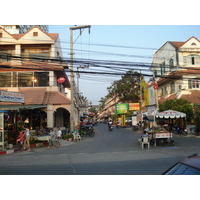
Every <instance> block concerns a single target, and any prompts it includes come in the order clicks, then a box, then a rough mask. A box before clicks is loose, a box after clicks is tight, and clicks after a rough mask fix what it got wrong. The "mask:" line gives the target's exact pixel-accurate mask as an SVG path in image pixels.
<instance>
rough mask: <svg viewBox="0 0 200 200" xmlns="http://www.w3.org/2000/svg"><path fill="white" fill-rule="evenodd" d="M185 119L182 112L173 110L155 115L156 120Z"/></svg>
mask: <svg viewBox="0 0 200 200" xmlns="http://www.w3.org/2000/svg"><path fill="white" fill-rule="evenodd" d="M184 117H186V114H185V113H183V112H179V111H175V110H166V111H163V112H159V113H157V114H156V118H166V119H168V118H170V119H173V118H184Z"/></svg>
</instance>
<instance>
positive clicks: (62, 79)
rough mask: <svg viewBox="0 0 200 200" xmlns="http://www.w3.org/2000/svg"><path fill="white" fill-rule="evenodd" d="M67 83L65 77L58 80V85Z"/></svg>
mask: <svg viewBox="0 0 200 200" xmlns="http://www.w3.org/2000/svg"><path fill="white" fill-rule="evenodd" d="M65 81H66V79H65V78H64V77H60V78H58V80H57V82H58V83H64V82H65Z"/></svg>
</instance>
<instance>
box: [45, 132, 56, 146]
mask: <svg viewBox="0 0 200 200" xmlns="http://www.w3.org/2000/svg"><path fill="white" fill-rule="evenodd" d="M51 146H53V147H54V148H56V134H55V133H54V131H53V129H52V128H51V129H50V140H49V146H48V147H47V149H49V148H50V147H51Z"/></svg>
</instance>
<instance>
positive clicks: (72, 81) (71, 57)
mask: <svg viewBox="0 0 200 200" xmlns="http://www.w3.org/2000/svg"><path fill="white" fill-rule="evenodd" d="M70 85H71V104H70V129H71V131H73V130H74V72H73V30H72V29H71V28H70Z"/></svg>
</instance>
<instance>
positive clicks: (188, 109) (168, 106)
mask: <svg viewBox="0 0 200 200" xmlns="http://www.w3.org/2000/svg"><path fill="white" fill-rule="evenodd" d="M164 110H176V111H180V112H183V113H185V114H186V117H187V121H189V122H191V120H192V119H193V118H194V112H193V106H192V104H191V102H189V101H188V100H186V99H183V98H180V99H170V100H166V101H164V102H163V103H160V104H159V111H160V112H162V111H164Z"/></svg>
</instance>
